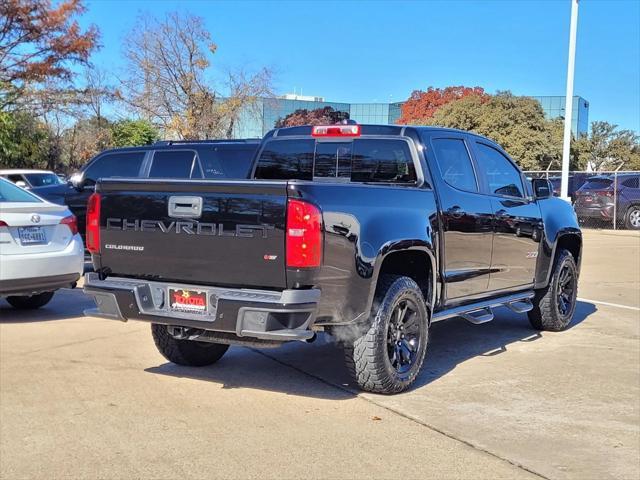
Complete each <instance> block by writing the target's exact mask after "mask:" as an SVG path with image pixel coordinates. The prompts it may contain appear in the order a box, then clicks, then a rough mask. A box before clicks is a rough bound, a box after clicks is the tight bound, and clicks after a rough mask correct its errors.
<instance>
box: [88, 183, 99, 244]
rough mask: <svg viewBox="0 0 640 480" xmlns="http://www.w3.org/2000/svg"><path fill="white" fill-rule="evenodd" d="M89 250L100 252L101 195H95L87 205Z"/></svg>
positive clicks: (92, 195)
mask: <svg viewBox="0 0 640 480" xmlns="http://www.w3.org/2000/svg"><path fill="white" fill-rule="evenodd" d="M86 233H87V250H89V251H90V252H91V253H99V252H100V194H99V193H93V194H91V196H90V197H89V202H88V203H87V232H86Z"/></svg>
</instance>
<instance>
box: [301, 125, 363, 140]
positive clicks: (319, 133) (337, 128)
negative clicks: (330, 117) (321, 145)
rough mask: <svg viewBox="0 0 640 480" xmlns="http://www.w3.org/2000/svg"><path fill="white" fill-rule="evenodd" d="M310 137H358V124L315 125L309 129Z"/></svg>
mask: <svg viewBox="0 0 640 480" xmlns="http://www.w3.org/2000/svg"><path fill="white" fill-rule="evenodd" d="M311 136H312V137H359V136H360V125H317V126H315V127H313V129H312V130H311Z"/></svg>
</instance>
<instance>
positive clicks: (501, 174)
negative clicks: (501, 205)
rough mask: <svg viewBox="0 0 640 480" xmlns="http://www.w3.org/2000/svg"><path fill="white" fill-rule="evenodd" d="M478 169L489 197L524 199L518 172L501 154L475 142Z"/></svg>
mask: <svg viewBox="0 0 640 480" xmlns="http://www.w3.org/2000/svg"><path fill="white" fill-rule="evenodd" d="M476 147H477V152H478V159H477V160H478V162H477V163H478V168H479V169H480V170H481V171H482V172H483V173H484V176H485V179H486V183H487V188H488V191H489V193H490V194H491V195H500V196H505V197H524V190H523V187H522V177H521V176H520V171H519V170H518V169H517V168H516V167H515V165H514V164H513V163H511V161H510V160H509V159H508V158H507V157H505V156H504V155H503V154H502V153H500V152H499V151H498V150H496V149H495V148H493V147H490V146H489V145H485V144H484V143H480V142H476Z"/></svg>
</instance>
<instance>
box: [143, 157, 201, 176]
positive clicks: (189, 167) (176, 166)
mask: <svg viewBox="0 0 640 480" xmlns="http://www.w3.org/2000/svg"><path fill="white" fill-rule="evenodd" d="M149 178H178V179H184V178H202V175H201V174H200V169H199V168H198V167H197V165H196V153H195V152H194V151H193V150H165V151H157V152H155V153H154V154H153V160H152V162H151V169H150V170H149Z"/></svg>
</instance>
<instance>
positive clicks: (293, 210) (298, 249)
mask: <svg viewBox="0 0 640 480" xmlns="http://www.w3.org/2000/svg"><path fill="white" fill-rule="evenodd" d="M286 242H287V248H286V251H287V267H292V268H308V267H319V266H320V261H321V259H322V214H321V213H320V210H319V209H318V208H317V207H315V206H313V205H311V204H310V203H307V202H304V201H302V200H293V199H289V202H288V204H287V239H286Z"/></svg>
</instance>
